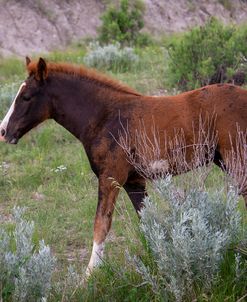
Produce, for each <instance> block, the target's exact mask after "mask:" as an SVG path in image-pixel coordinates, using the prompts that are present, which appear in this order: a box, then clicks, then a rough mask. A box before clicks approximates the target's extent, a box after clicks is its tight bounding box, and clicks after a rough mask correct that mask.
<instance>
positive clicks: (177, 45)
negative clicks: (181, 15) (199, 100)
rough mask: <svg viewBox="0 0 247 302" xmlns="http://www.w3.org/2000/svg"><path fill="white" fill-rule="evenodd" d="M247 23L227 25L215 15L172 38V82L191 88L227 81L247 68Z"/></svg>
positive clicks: (185, 88)
mask: <svg viewBox="0 0 247 302" xmlns="http://www.w3.org/2000/svg"><path fill="white" fill-rule="evenodd" d="M246 41H247V26H243V27H242V28H237V27H234V26H224V25H223V24H222V23H220V22H219V21H217V20H216V19H214V18H212V19H209V21H208V22H207V23H206V24H205V25H204V26H202V27H198V28H194V29H192V30H191V31H189V32H188V33H185V34H184V36H182V37H180V38H179V39H177V40H174V41H172V43H171V44H170V47H169V55H170V60H169V69H168V77H169V81H170V85H171V86H178V87H179V89H181V90H190V89H194V88H198V87H201V86H204V85H207V84H209V83H210V82H212V83H213V82H214V81H215V82H216V81H217V82H219V81H220V82H227V81H228V80H230V79H231V77H232V75H233V74H234V73H235V72H237V71H241V70H243V69H244V70H245V72H246V70H247V68H246V62H245V58H246V56H247V48H246Z"/></svg>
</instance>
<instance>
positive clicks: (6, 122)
mask: <svg viewBox="0 0 247 302" xmlns="http://www.w3.org/2000/svg"><path fill="white" fill-rule="evenodd" d="M24 86H26V83H25V82H24V83H22V84H21V86H20V88H19V90H18V92H17V94H16V96H15V98H14V101H13V102H12V105H11V106H10V108H9V111H8V112H7V114H6V115H5V117H4V119H3V120H2V123H1V125H0V131H1V130H2V129H3V130H5V133H6V130H7V127H8V123H9V119H10V117H11V115H12V113H13V111H14V108H15V101H16V99H17V97H18V95H19V94H20V92H21V90H22V88H23V87H24ZM0 136H1V134H0Z"/></svg>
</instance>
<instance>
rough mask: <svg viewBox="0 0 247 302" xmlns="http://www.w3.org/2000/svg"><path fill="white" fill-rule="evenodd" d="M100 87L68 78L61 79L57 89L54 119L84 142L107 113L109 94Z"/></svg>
mask: <svg viewBox="0 0 247 302" xmlns="http://www.w3.org/2000/svg"><path fill="white" fill-rule="evenodd" d="M100 89H101V88H100V87H97V86H96V88H95V87H94V86H93V85H92V84H88V85H87V83H85V82H83V81H79V80H77V81H75V80H74V81H73V82H72V81H71V83H70V81H69V80H68V79H61V83H60V85H58V87H57V91H55V95H56V97H55V103H54V105H53V107H54V108H55V109H54V113H53V118H54V120H55V121H57V122H58V123H59V124H60V125H62V126H63V127H64V128H66V129H67V130H68V131H70V132H71V133H72V134H73V135H74V136H75V137H77V138H78V139H79V140H81V141H82V142H83V141H85V140H86V139H87V138H88V136H89V134H90V133H93V132H94V131H95V129H94V127H95V126H97V124H99V122H100V120H101V119H102V116H105V115H106V114H107V111H108V109H107V96H105V95H104V96H103V95H102V93H100ZM109 102H110V99H109ZM109 106H110V104H109Z"/></svg>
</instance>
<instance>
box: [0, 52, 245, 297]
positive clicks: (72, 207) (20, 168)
mask: <svg viewBox="0 0 247 302" xmlns="http://www.w3.org/2000/svg"><path fill="white" fill-rule="evenodd" d="M84 53H85V50H84V49H82V50H79V49H78V48H76V49H74V50H73V49H70V50H68V51H67V52H66V54H61V53H52V54H50V55H49V58H50V59H53V60H56V61H60V60H61V61H69V62H74V63H78V62H79V63H80V62H82V57H83V55H84ZM139 55H140V57H141V64H140V66H139V67H137V70H133V71H131V72H126V73H121V74H120V73H117V74H112V75H113V76H114V77H116V78H118V79H120V80H121V81H124V82H125V83H127V84H129V85H131V86H132V87H134V88H136V89H137V90H139V91H141V92H143V93H148V94H161V93H175V92H176V90H174V91H173V90H170V91H168V92H167V91H166V89H165V87H166V86H165V83H166V78H165V72H166V63H165V52H164V49H162V48H159V47H150V48H147V49H146V50H139ZM24 78H25V68H24V64H23V63H22V62H20V61H19V60H18V59H8V60H1V61H0V83H1V84H0V98H1V108H0V112H1V117H3V114H4V112H5V111H6V109H7V107H8V103H9V102H10V100H11V98H12V97H13V95H14V93H15V91H16V90H17V87H18V85H19V83H20V82H21V81H22V80H23V79H24ZM12 83H14V84H12ZM219 175H221V172H220V171H219V170H218V169H214V170H213V172H212V174H211V175H210V177H209V180H208V182H209V186H212V185H215V186H217V183H216V181H215V179H218V178H219V177H218V176H219ZM0 201H1V202H0V213H1V215H2V217H3V219H4V221H6V222H10V223H11V220H12V216H11V210H12V209H13V207H14V206H15V205H19V206H25V207H27V212H26V216H25V217H26V218H28V219H30V220H33V221H34V222H35V236H34V242H35V243H38V241H39V240H40V239H41V238H44V240H45V242H46V243H47V244H49V245H50V247H51V249H52V251H53V253H54V254H55V256H56V258H57V260H58V261H57V269H56V273H55V275H54V281H59V280H64V279H65V275H66V271H67V267H68V265H70V264H71V265H73V266H74V267H75V269H76V271H77V272H78V273H81V274H82V272H84V271H85V268H86V265H87V263H88V261H89V257H90V253H91V245H92V238H93V221H94V214H95V210H96V204H97V179H96V177H95V176H94V174H93V173H92V172H91V169H90V166H89V162H88V160H87V158H86V155H85V152H84V150H83V147H82V145H81V143H80V142H79V141H77V140H76V139H75V138H74V137H73V136H72V135H71V134H70V133H68V132H67V131H66V130H64V129H63V128H61V127H60V126H59V125H57V124H55V122H53V121H48V122H45V124H43V125H41V126H39V127H38V128H37V129H35V130H33V131H31V132H30V133H29V134H28V135H26V136H25V137H24V138H22V139H21V141H20V142H19V143H18V145H17V146H12V145H7V144H1V145H0ZM241 206H243V203H241ZM139 235H140V234H139V231H138V219H137V217H136V214H135V212H134V210H133V209H132V205H131V204H130V202H129V201H128V198H127V196H126V194H125V193H124V192H121V194H120V196H119V198H118V203H117V207H116V211H115V214H114V218H113V225H112V229H111V231H110V234H109V237H108V239H107V245H106V264H105V265H104V267H103V268H102V269H101V270H99V271H98V272H96V274H95V275H94V276H93V278H92V279H91V280H90V281H89V282H85V283H84V285H83V286H82V287H81V288H80V289H78V290H71V292H70V291H69V288H68V287H66V284H65V285H64V287H63V289H62V290H61V289H60V290H56V289H53V290H52V294H51V298H50V300H51V301H151V300H152V301H162V297H160V296H158V295H157V296H155V295H154V294H153V293H152V291H151V290H150V288H149V286H148V285H146V284H142V280H141V278H140V277H139V276H138V275H137V274H136V273H134V272H131V270H130V269H129V270H128V269H126V267H128V263H127V260H126V258H125V250H127V249H129V250H132V251H135V254H142V249H143V244H142V239H141V236H139ZM231 294H232V293H231ZM226 296H227V294H226ZM226 296H224V297H223V298H222V300H216V299H215V300H214V299H212V300H210V299H208V300H207V299H206V298H205V299H203V297H202V298H201V299H200V300H198V301H209V300H210V301H224V299H225V297H226ZM235 298H236V297H235V296H234V295H232V296H229V299H228V300H227V301H236V300H234V299H235Z"/></svg>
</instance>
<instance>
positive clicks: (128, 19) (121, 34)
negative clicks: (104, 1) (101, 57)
mask: <svg viewBox="0 0 247 302" xmlns="http://www.w3.org/2000/svg"><path fill="white" fill-rule="evenodd" d="M144 10H145V7H144V3H143V2H142V1H141V0H134V1H129V0H121V2H120V6H119V8H117V7H116V6H110V7H109V9H108V10H107V11H106V12H105V13H104V14H103V16H102V17H101V19H102V26H101V27H100V29H99V40H100V42H102V43H107V44H109V43H113V42H114V41H118V42H119V43H121V44H124V45H131V44H133V43H135V42H136V41H137V40H138V39H139V43H140V41H141V39H142V43H148V41H149V39H147V35H145V34H144V35H143V34H142V33H140V30H141V29H142V28H143V27H144V21H143V14H144ZM144 38H145V39H144Z"/></svg>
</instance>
